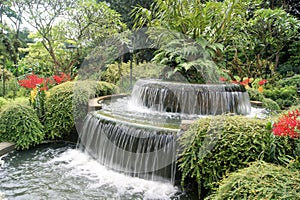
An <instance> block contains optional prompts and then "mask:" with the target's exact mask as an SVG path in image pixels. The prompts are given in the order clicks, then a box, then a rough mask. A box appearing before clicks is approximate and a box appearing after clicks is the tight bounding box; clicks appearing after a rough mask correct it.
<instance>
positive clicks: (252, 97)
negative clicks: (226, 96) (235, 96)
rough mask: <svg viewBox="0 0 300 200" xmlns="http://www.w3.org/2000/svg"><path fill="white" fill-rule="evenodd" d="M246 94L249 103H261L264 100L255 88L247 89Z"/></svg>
mask: <svg viewBox="0 0 300 200" xmlns="http://www.w3.org/2000/svg"><path fill="white" fill-rule="evenodd" d="M247 92H248V94H249V98H250V100H251V101H262V100H263V99H264V95H263V94H262V93H260V92H259V91H258V90H257V89H255V88H248V89H247Z"/></svg>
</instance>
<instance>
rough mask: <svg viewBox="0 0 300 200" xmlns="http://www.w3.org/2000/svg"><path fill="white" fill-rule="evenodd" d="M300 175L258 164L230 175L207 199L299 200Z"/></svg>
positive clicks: (272, 166) (274, 166)
mask: <svg viewBox="0 0 300 200" xmlns="http://www.w3.org/2000/svg"><path fill="white" fill-rule="evenodd" d="M299 183H300V173H299V171H296V170H292V169H287V168H285V167H282V166H277V165H274V164H270V163H266V162H262V161H257V162H254V163H251V165H250V166H249V167H247V168H244V169H241V170H239V171H237V172H234V173H232V174H230V175H229V176H228V177H227V178H225V179H224V180H222V181H221V183H220V187H219V188H218V189H217V190H216V192H214V194H213V195H211V196H209V197H208V198H206V199H207V200H208V199H213V200H227V199H236V200H240V199H241V200H242V199H274V200H275V199H276V200H278V199H286V200H296V199H300V184H299Z"/></svg>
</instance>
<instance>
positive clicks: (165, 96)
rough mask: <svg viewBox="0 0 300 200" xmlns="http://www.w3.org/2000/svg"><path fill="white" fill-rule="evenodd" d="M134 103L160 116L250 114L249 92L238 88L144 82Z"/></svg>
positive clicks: (138, 84) (135, 90)
mask: <svg viewBox="0 0 300 200" xmlns="http://www.w3.org/2000/svg"><path fill="white" fill-rule="evenodd" d="M131 101H132V103H133V104H135V105H140V106H146V107H148V108H150V109H153V110H156V111H159V112H173V113H185V114H197V115H218V114H223V113H235V114H242V115H246V114H249V113H250V111H251V104H250V100H249V95H248V93H247V91H246V90H245V88H244V87H243V86H242V85H237V84H189V83H177V82H166V81H161V80H154V79H149V80H147V79H142V80H138V81H137V82H136V84H135V85H134V88H133V91H132V96H131Z"/></svg>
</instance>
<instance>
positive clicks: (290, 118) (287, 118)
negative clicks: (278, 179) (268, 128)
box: [272, 109, 300, 168]
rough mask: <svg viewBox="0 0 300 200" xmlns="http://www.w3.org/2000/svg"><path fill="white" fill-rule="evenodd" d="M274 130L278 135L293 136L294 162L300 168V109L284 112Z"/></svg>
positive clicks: (274, 125)
mask: <svg viewBox="0 0 300 200" xmlns="http://www.w3.org/2000/svg"><path fill="white" fill-rule="evenodd" d="M272 132H273V134H274V135H275V136H277V137H289V138H291V142H292V146H293V151H294V155H295V157H296V159H295V160H294V162H293V163H292V164H293V165H294V166H295V167H297V168H300V161H299V157H300V141H299V138H300V111H299V110H298V109H296V110H293V111H289V112H287V113H286V114H283V115H282V116H281V117H280V118H279V120H278V122H276V123H274V124H273V130H272Z"/></svg>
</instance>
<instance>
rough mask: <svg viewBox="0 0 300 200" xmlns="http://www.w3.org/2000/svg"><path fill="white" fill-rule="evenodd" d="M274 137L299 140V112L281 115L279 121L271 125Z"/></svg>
mask: <svg viewBox="0 0 300 200" xmlns="http://www.w3.org/2000/svg"><path fill="white" fill-rule="evenodd" d="M273 133H274V135H275V136H288V137H290V138H293V139H294V138H299V136H300V112H299V110H298V109H297V110H294V111H289V112H288V113H287V114H284V115H282V117H280V118H279V121H278V122H276V123H274V125H273Z"/></svg>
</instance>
